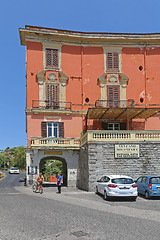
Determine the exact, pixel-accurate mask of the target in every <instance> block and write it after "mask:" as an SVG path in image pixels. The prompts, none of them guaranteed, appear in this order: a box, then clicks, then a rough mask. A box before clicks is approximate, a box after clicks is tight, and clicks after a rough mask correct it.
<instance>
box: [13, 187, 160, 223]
mask: <svg viewBox="0 0 160 240" xmlns="http://www.w3.org/2000/svg"><path fill="white" fill-rule="evenodd" d="M15 189H16V190H18V191H20V192H21V193H24V194H27V195H30V196H37V197H41V198H47V199H51V200H53V201H59V202H62V203H66V204H72V205H77V206H81V207H85V208H88V209H92V210H98V211H103V212H108V213H112V214H116V215H121V216H128V217H133V218H139V219H145V220H152V221H155V222H158V223H160V212H157V211H154V210H144V209H141V210H140V209H137V208H136V203H135V206H134V207H129V206H114V205H113V206H112V205H111V204H110V203H109V202H107V201H104V200H102V199H101V200H102V201H101V200H100V197H99V196H97V195H96V194H95V193H94V192H86V191H82V190H79V189H76V188H69V187H62V194H57V188H56V187H53V188H52V187H48V188H44V193H43V194H40V193H34V192H33V191H32V188H31V187H24V186H18V187H15Z"/></svg>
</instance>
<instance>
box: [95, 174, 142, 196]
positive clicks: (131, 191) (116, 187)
mask: <svg viewBox="0 0 160 240" xmlns="http://www.w3.org/2000/svg"><path fill="white" fill-rule="evenodd" d="M96 193H101V194H102V195H103V196H104V199H105V200H107V199H109V198H111V197H129V198H132V199H133V200H136V198H137V195H138V192H137V185H136V183H135V182H134V181H133V179H132V178H131V177H129V176H125V175H107V176H103V177H102V178H101V179H100V180H98V181H97V184H96Z"/></svg>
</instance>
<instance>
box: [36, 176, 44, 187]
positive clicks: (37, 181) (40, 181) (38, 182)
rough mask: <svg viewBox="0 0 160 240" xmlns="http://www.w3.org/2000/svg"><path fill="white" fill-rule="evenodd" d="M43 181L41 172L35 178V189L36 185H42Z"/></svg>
mask: <svg viewBox="0 0 160 240" xmlns="http://www.w3.org/2000/svg"><path fill="white" fill-rule="evenodd" d="M43 181H44V177H43V175H42V173H40V174H39V176H38V177H37V178H36V183H37V186H36V191H37V189H38V187H39V186H40V185H42V183H43Z"/></svg>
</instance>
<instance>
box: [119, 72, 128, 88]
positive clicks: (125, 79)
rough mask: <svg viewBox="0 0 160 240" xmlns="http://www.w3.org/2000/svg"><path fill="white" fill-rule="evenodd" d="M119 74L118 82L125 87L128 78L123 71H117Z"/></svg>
mask: <svg viewBox="0 0 160 240" xmlns="http://www.w3.org/2000/svg"><path fill="white" fill-rule="evenodd" d="M119 76H120V83H121V85H122V87H123V88H126V87H127V84H128V80H129V78H128V77H127V76H126V75H125V74H124V73H119Z"/></svg>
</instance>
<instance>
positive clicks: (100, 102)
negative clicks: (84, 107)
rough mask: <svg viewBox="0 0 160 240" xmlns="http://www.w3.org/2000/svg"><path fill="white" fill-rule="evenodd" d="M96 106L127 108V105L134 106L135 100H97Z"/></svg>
mask: <svg viewBox="0 0 160 240" xmlns="http://www.w3.org/2000/svg"><path fill="white" fill-rule="evenodd" d="M95 107H96V108H103V107H105V108H106V107H107V108H126V107H134V100H133V99H128V100H120V101H116V100H115V101H110V100H97V101H96V102H95Z"/></svg>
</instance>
